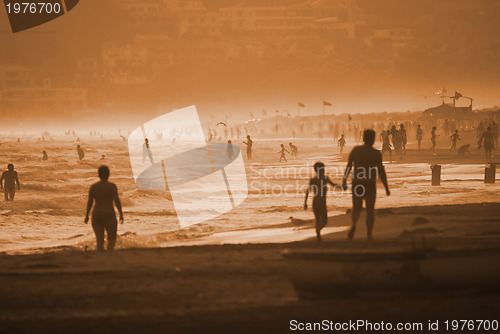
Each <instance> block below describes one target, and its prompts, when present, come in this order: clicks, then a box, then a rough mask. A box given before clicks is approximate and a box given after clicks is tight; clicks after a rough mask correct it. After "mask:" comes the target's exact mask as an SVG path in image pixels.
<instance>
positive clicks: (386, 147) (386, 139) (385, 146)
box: [380, 130, 392, 163]
mask: <svg viewBox="0 0 500 334" xmlns="http://www.w3.org/2000/svg"><path fill="white" fill-rule="evenodd" d="M390 136H391V131H390V130H387V131H382V133H381V134H380V138H381V139H382V157H383V156H384V153H385V152H389V161H390V162H391V163H392V147H391V140H390Z"/></svg>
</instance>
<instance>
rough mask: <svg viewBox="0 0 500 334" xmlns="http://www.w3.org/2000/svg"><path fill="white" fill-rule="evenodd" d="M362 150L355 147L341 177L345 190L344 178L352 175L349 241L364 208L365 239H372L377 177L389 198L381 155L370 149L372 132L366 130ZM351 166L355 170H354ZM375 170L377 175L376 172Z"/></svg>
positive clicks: (373, 132)
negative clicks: (342, 177) (364, 207)
mask: <svg viewBox="0 0 500 334" xmlns="http://www.w3.org/2000/svg"><path fill="white" fill-rule="evenodd" d="M363 141H364V143H365V144H364V145H363V146H356V147H355V148H353V150H352V151H351V154H350V155H349V161H348V163H347V167H346V170H345V173H344V181H343V184H342V186H343V187H344V188H345V187H347V178H348V177H349V174H350V172H351V169H353V171H352V185H351V188H352V226H351V230H350V231H349V234H348V238H349V240H352V239H353V238H354V233H355V232H356V224H357V222H358V219H359V215H360V214H361V209H362V208H363V201H365V206H366V229H367V239H368V240H371V239H372V231H373V225H374V223H375V199H376V197H377V177H378V176H379V175H380V178H381V180H382V183H383V184H384V187H385V192H386V194H387V196H390V194H391V192H390V191H389V186H388V183H387V175H386V173H385V168H384V165H383V163H382V154H381V153H380V151H379V150H377V149H375V148H374V147H373V144H374V142H375V131H373V130H365V131H364V133H363ZM353 166H354V167H353ZM375 169H376V171H375Z"/></svg>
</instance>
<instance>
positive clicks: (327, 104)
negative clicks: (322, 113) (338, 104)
mask: <svg viewBox="0 0 500 334" xmlns="http://www.w3.org/2000/svg"><path fill="white" fill-rule="evenodd" d="M323 105H324V106H326V107H331V106H332V104H331V103H330V102H327V101H323Z"/></svg>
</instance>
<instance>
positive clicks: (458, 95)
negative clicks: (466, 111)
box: [454, 91, 463, 100]
mask: <svg viewBox="0 0 500 334" xmlns="http://www.w3.org/2000/svg"><path fill="white" fill-rule="evenodd" d="M462 96H463V95H462V94H460V93H459V92H457V91H455V96H454V98H455V99H456V100H458V99H459V98H461V97H462Z"/></svg>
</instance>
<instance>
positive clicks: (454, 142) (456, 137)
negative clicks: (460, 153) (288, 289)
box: [450, 130, 462, 151]
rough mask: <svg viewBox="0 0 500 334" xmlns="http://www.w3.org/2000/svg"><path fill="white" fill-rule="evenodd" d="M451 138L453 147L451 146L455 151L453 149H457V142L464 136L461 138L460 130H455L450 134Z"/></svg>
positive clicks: (451, 149)
mask: <svg viewBox="0 0 500 334" xmlns="http://www.w3.org/2000/svg"><path fill="white" fill-rule="evenodd" d="M450 140H451V147H450V151H453V150H455V151H456V150H457V142H458V141H459V140H462V138H460V135H459V134H458V130H455V132H454V133H453V134H452V135H451V136H450Z"/></svg>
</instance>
